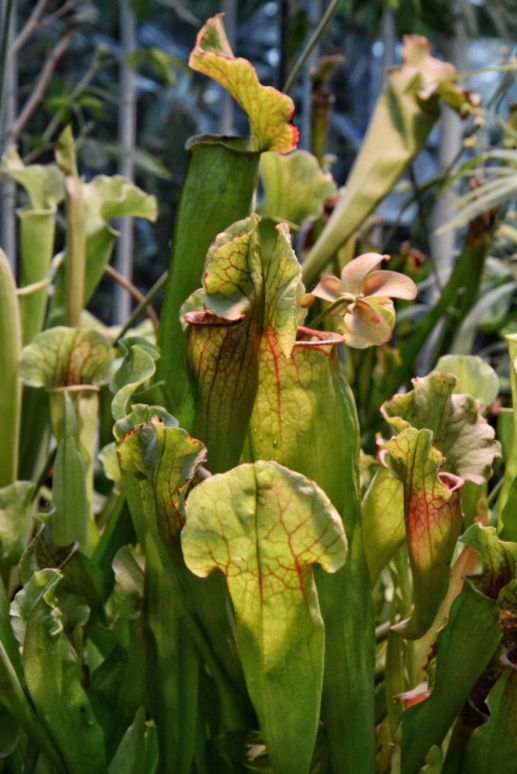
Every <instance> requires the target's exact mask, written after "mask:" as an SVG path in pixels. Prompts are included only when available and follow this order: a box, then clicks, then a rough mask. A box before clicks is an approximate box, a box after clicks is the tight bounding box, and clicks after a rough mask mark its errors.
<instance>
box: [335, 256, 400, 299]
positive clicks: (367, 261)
mask: <svg viewBox="0 0 517 774" xmlns="http://www.w3.org/2000/svg"><path fill="white" fill-rule="evenodd" d="M389 258H390V256H389V255H381V254H380V253H363V255H359V256H358V257H357V258H354V259H353V260H352V261H350V263H347V265H346V266H345V268H344V269H343V271H342V272H341V279H342V281H343V283H342V285H343V290H344V291H346V292H347V293H352V294H353V295H354V296H358V295H359V293H363V282H364V280H365V279H366V277H367V275H368V274H369V273H370V272H371V271H373V269H375V267H376V266H378V265H379V264H380V263H382V262H383V261H389Z"/></svg>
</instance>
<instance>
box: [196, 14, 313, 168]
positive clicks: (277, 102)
mask: <svg viewBox="0 0 517 774" xmlns="http://www.w3.org/2000/svg"><path fill="white" fill-rule="evenodd" d="M189 65H190V67H192V69H193V70H197V71H198V72H200V73H204V74H205V75H208V76H209V77H210V78H213V79H214V80H216V81H218V83H220V84H221V86H224V88H225V89H227V91H229V92H230V94H231V95H232V96H233V97H234V98H235V99H236V100H237V102H238V103H239V105H240V106H241V107H242V109H243V110H244V112H245V113H246V114H247V116H248V119H249V122H250V140H249V149H250V150H253V151H265V150H271V151H280V152H282V153H286V152H288V151H290V150H293V148H295V147H296V144H297V142H298V130H297V129H296V128H295V127H294V126H293V125H292V124H290V123H289V121H290V120H291V118H292V115H293V112H294V105H293V101H292V100H291V98H290V97H288V96H287V95H286V94H282V93H281V92H280V91H277V89H274V88H273V87H272V86H262V85H261V84H260V83H259V80H258V78H257V73H256V72H255V69H254V68H253V67H252V65H251V64H250V63H249V62H248V61H247V60H246V59H240V58H238V59H235V58H234V56H233V52H232V50H231V48H230V44H229V43H228V38H227V37H226V32H225V30H224V26H223V22H222V14H217V16H213V17H212V18H211V19H209V20H208V21H207V22H206V24H205V25H204V27H202V29H201V30H200V31H199V33H198V36H197V38H196V45H195V47H194V49H193V51H192V53H191V55H190V59H189Z"/></svg>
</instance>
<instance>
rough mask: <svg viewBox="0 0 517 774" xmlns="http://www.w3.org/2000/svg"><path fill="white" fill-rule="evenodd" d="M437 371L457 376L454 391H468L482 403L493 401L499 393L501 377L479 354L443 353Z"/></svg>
mask: <svg viewBox="0 0 517 774" xmlns="http://www.w3.org/2000/svg"><path fill="white" fill-rule="evenodd" d="M435 371H441V372H442V373H445V374H453V376H455V377H456V378H457V380H458V381H457V383H456V385H455V387H454V393H468V394H469V395H473V396H474V397H475V398H476V399H477V400H479V401H481V403H485V404H488V403H492V401H494V400H495V399H496V398H497V396H498V395H499V377H498V376H497V374H496V372H495V371H494V369H493V368H491V367H490V366H489V365H488V363H486V362H485V361H484V360H482V359H481V358H480V357H478V355H443V357H441V358H440V359H439V360H438V362H437V364H436V367H435Z"/></svg>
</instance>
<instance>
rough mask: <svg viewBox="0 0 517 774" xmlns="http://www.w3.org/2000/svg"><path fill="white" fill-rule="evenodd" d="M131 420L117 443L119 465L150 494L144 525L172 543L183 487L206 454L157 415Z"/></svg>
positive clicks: (180, 518) (180, 519)
mask: <svg viewBox="0 0 517 774" xmlns="http://www.w3.org/2000/svg"><path fill="white" fill-rule="evenodd" d="M136 420H137V421H138V417H137V418H136ZM133 421H134V423H135V424H134V428H133V430H130V431H129V432H128V433H127V434H126V435H125V436H122V438H121V439H120V441H119V443H118V445H117V454H118V458H119V463H120V466H121V468H122V470H123V471H124V472H125V473H129V474H131V476H132V477H133V478H134V479H135V480H136V481H138V482H140V483H139V487H140V488H141V489H144V490H145V491H146V495H145V497H149V496H152V497H153V500H154V502H153V516H152V522H149V523H148V524H147V528H150V529H151V531H152V533H153V534H154V535H155V537H158V535H160V536H161V539H163V541H164V542H165V543H166V544H167V543H169V542H173V543H174V542H175V541H176V540H177V539H178V535H179V532H180V530H181V528H182V526H183V521H184V515H183V497H184V493H185V489H186V487H187V486H188V484H189V482H190V480H191V478H192V476H193V475H194V473H195V471H196V469H197V468H198V467H199V465H201V464H202V463H203V462H204V460H205V458H206V450H205V447H204V446H203V444H202V443H201V441H197V440H196V439H194V438H191V437H190V435H189V434H188V433H187V432H185V430H182V429H181V428H179V427H171V426H167V425H166V424H165V423H164V422H163V420H161V419H160V418H159V417H156V416H155V417H153V418H152V419H151V420H150V421H147V422H146V423H140V422H139V423H138V424H136V421H135V420H133Z"/></svg>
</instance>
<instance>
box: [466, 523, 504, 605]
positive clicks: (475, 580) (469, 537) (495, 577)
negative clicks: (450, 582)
mask: <svg viewBox="0 0 517 774" xmlns="http://www.w3.org/2000/svg"><path fill="white" fill-rule="evenodd" d="M463 541H464V543H465V544H466V545H468V546H472V547H473V548H475V549H476V550H477V551H479V553H480V554H481V559H482V563H483V570H482V572H481V573H479V574H478V575H475V576H473V577H472V578H471V582H472V584H473V585H475V586H476V588H477V589H479V591H480V592H482V593H483V594H485V596H487V597H490V599H497V597H498V596H499V593H500V591H501V590H502V589H503V588H504V587H505V586H506V585H507V584H508V583H510V581H512V580H513V579H514V578H515V577H517V543H510V542H506V541H503V540H500V539H499V538H498V537H497V533H496V530H495V528H494V527H482V526H481V524H472V525H471V526H470V527H469V528H468V530H467V531H466V532H465V534H464V535H463Z"/></svg>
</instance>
